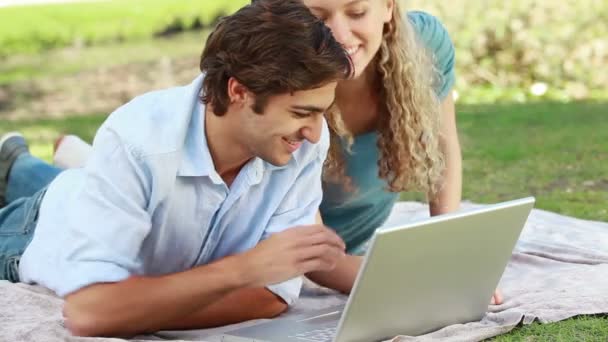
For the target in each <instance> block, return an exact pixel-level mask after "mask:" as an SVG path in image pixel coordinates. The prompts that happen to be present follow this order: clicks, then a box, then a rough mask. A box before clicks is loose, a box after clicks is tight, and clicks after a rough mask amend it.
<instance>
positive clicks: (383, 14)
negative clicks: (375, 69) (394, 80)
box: [303, 0, 394, 77]
mask: <svg viewBox="0 0 608 342" xmlns="http://www.w3.org/2000/svg"><path fill="white" fill-rule="evenodd" d="M303 1H304V3H305V4H306V6H307V7H308V8H309V9H310V11H311V12H312V13H313V14H314V15H315V16H317V17H319V18H321V19H322V20H323V21H324V22H325V24H326V25H327V26H329V27H330V28H331V30H332V32H333V34H334V37H335V38H336V40H338V42H340V43H341V44H342V45H343V46H344V47H345V48H346V50H347V51H348V53H349V55H350V56H351V58H352V60H353V63H354V65H355V77H359V76H360V75H361V74H362V73H363V71H364V70H365V68H366V67H367V66H368V65H369V63H370V62H371V61H372V59H373V58H374V56H375V55H376V53H377V52H378V49H380V44H381V43H382V35H383V30H384V24H385V23H387V22H389V21H390V20H391V18H392V15H393V7H394V0H329V1H328V0H303Z"/></svg>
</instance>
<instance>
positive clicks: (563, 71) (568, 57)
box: [405, 0, 608, 102]
mask: <svg viewBox="0 0 608 342" xmlns="http://www.w3.org/2000/svg"><path fill="white" fill-rule="evenodd" d="M405 5H406V8H407V9H413V8H416V9H425V10H427V11H429V12H430V13H432V14H434V15H436V16H437V17H439V18H440V19H441V21H442V22H443V23H444V24H445V25H446V27H447V28H448V31H449V32H450V35H451V37H452V40H453V41H454V44H455V46H456V53H457V56H456V58H457V73H458V78H457V79H458V83H457V89H460V90H461V94H460V95H461V98H462V99H463V100H465V102H472V101H471V100H473V102H477V101H476V100H477V99H478V97H479V95H482V96H483V97H486V98H487V100H489V101H494V100H505V101H518V102H521V101H524V100H526V99H530V98H537V97H539V98H540V99H555V100H569V99H583V98H597V97H605V95H606V94H607V89H608V69H606V68H607V67H606V66H607V65H608V25H607V23H608V2H606V1H604V0H564V1H555V0H512V1H506V2H505V1H475V0H453V1H442V0H406V1H405ZM537 82H538V83H544V84H546V85H547V88H548V89H547V91H546V92H545V93H544V94H543V95H541V96H535V95H532V94H531V92H530V87H531V86H532V85H533V84H535V83H537ZM484 88H486V89H488V88H490V89H492V90H493V91H485V92H484V91H483V89H484ZM480 89H481V90H480ZM471 91H475V92H477V93H476V94H474V93H471Z"/></svg>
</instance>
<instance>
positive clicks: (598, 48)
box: [0, 0, 608, 341]
mask: <svg viewBox="0 0 608 342" xmlns="http://www.w3.org/2000/svg"><path fill="white" fill-rule="evenodd" d="M328 1H329V0H328ZM33 3H36V4H33ZM246 3H248V0H191V1H188V0H171V1H169V0H116V1H57V0H55V1H44V0H38V1H26V0H21V1H11V0H0V133H4V132H6V131H9V130H19V131H22V132H24V133H25V135H26V136H27V138H28V139H29V140H30V142H32V150H33V152H34V153H35V154H36V155H38V156H40V157H42V158H44V159H46V160H50V159H51V154H52V142H53V140H54V139H55V138H57V137H58V136H59V135H60V134H62V133H76V134H79V135H81V136H82V137H84V138H85V139H87V140H89V141H90V140H91V138H92V137H93V135H94V134H95V131H96V129H97V127H99V125H100V123H101V122H102V121H103V120H104V118H105V117H106V116H107V115H108V114H109V113H110V112H112V111H113V110H114V109H115V108H116V107H118V106H120V105H121V104H123V103H125V102H126V101H128V100H129V99H131V98H133V97H134V96H136V95H139V94H141V93H143V92H146V91H149V90H153V89H158V88H163V87H169V86H174V85H178V84H184V83H188V82H190V80H192V79H193V78H194V77H195V76H196V75H197V74H198V60H199V55H200V52H201V51H202V48H203V44H204V41H205V38H206V36H207V35H208V33H209V30H210V29H211V28H212V27H213V26H214V23H215V22H216V21H217V19H218V18H219V17H221V16H223V15H226V14H229V13H231V12H233V11H235V10H236V9H238V8H239V7H241V6H242V5H244V4H246ZM402 5H404V6H403V8H404V10H413V9H417V10H425V11H428V12H430V13H431V14H433V15H435V16H437V17H438V18H439V19H440V20H441V21H442V22H443V23H444V24H445V26H446V27H447V28H448V31H449V32H450V35H451V37H452V40H453V41H454V44H455V46H456V59H457V61H456V73H457V83H456V86H455V93H454V97H455V99H456V104H457V112H458V126H459V132H460V137H461V143H462V148H463V158H464V163H463V167H464V189H463V190H464V191H463V197H464V199H465V200H471V201H475V202H496V201H501V200H508V199H512V198H515V197H519V196H527V195H534V196H536V197H537V199H538V202H537V207H538V208H541V209H546V210H551V211H555V212H558V213H562V214H565V215H571V216H576V217H579V218H584V219H591V220H601V221H608V206H607V204H608V2H607V1H604V0H561V1H556V0H511V1H481V0H451V1H445V0H408V1H404V2H403V3H402ZM403 199H414V200H422V199H423V196H422V195H421V194H411V193H405V194H403ZM548 336H549V337H548ZM548 339H550V340H564V341H573V340H583V339H584V340H593V341H596V340H597V341H600V340H601V341H606V340H608V320H607V319H606V317H583V318H579V319H574V320H569V321H565V322H561V323H559V324H551V325H538V324H537V325H533V326H531V327H526V328H523V329H518V330H516V331H515V332H514V333H512V334H509V335H506V336H503V337H499V338H497V339H496V340H499V341H503V340H505V341H512V340H513V341H519V340H526V341H537V340H538V341H546V340H548Z"/></svg>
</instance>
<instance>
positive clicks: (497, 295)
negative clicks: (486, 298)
mask: <svg viewBox="0 0 608 342" xmlns="http://www.w3.org/2000/svg"><path fill="white" fill-rule="evenodd" d="M503 301H504V298H503V296H502V291H500V289H496V291H494V294H493V295H492V299H491V300H490V304H492V305H500V304H502V303H503Z"/></svg>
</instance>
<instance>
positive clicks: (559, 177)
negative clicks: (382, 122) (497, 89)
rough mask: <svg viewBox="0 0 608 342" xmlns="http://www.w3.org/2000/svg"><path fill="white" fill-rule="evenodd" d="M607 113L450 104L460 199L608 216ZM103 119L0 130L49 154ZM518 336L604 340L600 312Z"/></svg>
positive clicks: (606, 321)
mask: <svg viewBox="0 0 608 342" xmlns="http://www.w3.org/2000/svg"><path fill="white" fill-rule="evenodd" d="M607 114H608V103H587V102H582V103H533V104H502V105H466V104H461V105H458V123H459V130H460V136H461V140H462V147H463V159H464V161H463V165H464V189H463V193H464V195H463V197H464V199H467V200H472V201H475V202H485V203H491V202H497V201H502V200H508V199H513V198H517V197H522V196H527V195H530V194H532V195H534V196H536V198H537V208H541V209H546V210H551V211H555V212H558V213H562V214H566V215H571V216H575V217H579V218H585V219H590V220H602V221H608V212H607V210H606V203H608V175H607V174H606V163H607V162H608V146H607V145H608V120H606V115H607ZM104 118H105V114H91V115H88V116H81V117H74V118H64V119H54V120H53V119H44V120H33V121H27V120H21V121H13V122H6V121H5V122H0V132H5V131H8V130H20V131H22V132H24V133H25V134H26V136H27V137H28V138H29V140H30V141H31V142H32V149H33V152H34V153H35V154H37V155H39V156H41V157H43V158H45V159H47V160H49V159H50V157H51V142H52V140H53V139H54V138H55V137H57V136H58V135H59V134H61V133H65V132H69V133H75V134H78V135H80V136H82V137H84V138H85V139H87V140H90V139H91V138H92V137H93V136H94V134H95V131H96V129H97V127H99V125H100V124H101V122H102V121H103V120H104ZM416 197H417V195H408V194H404V196H403V198H405V199H408V198H416ZM522 340H525V341H575V340H576V341H584V340H586V341H606V340H608V318H607V317H605V316H596V317H593V316H583V317H580V318H574V319H570V320H566V321H563V322H559V323H554V324H546V325H544V324H538V323H535V324H532V325H530V326H525V327H522V328H518V329H516V330H515V331H514V332H512V333H510V334H507V335H503V336H500V337H498V338H496V341H522Z"/></svg>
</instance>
